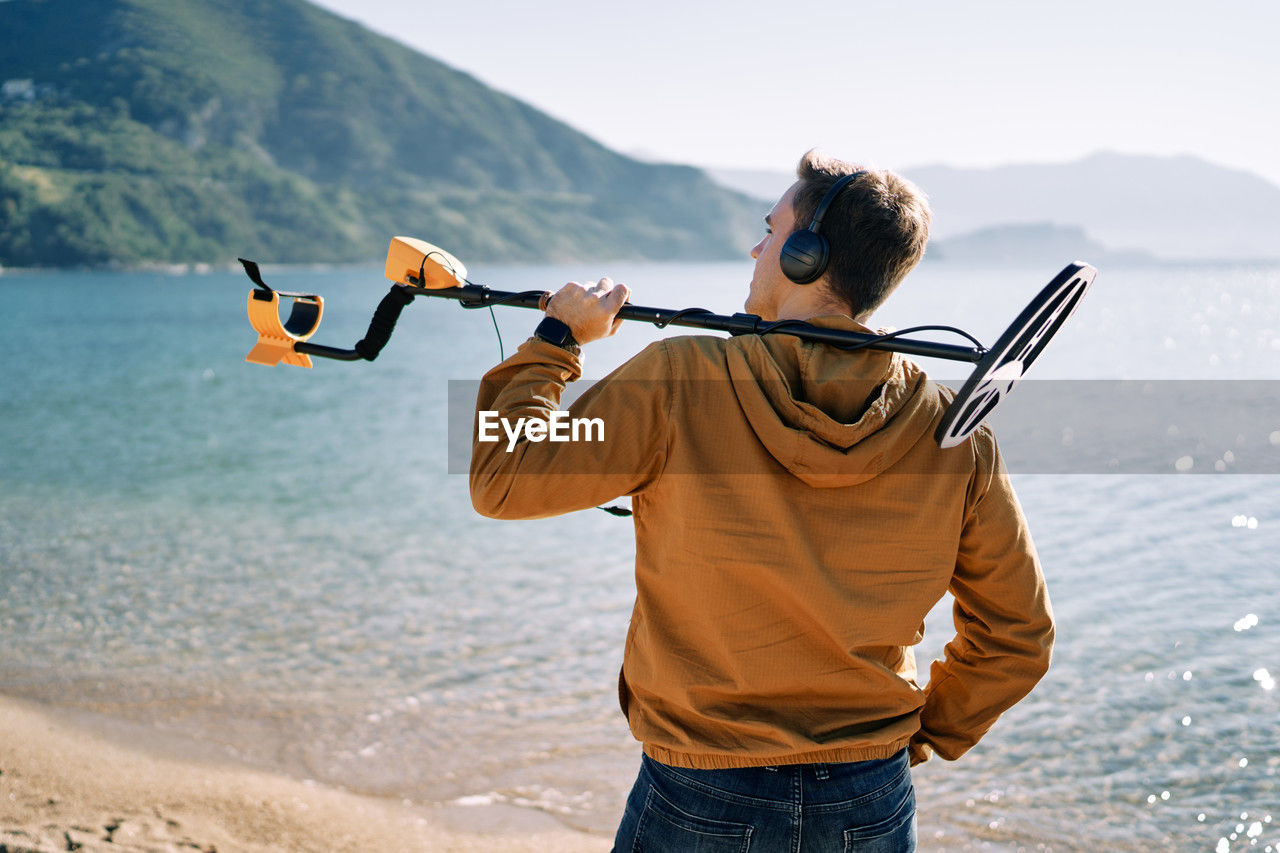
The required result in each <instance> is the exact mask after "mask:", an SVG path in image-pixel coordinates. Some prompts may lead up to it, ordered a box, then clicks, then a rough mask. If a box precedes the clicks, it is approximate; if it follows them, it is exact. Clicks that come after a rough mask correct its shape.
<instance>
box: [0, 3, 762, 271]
mask: <svg viewBox="0 0 1280 853" xmlns="http://www.w3.org/2000/svg"><path fill="white" fill-rule="evenodd" d="M0 33H3V34H4V36H3V38H4V45H5V46H4V50H3V51H2V52H0V264H7V265H11V266H25V265H82V264H90V265H92V264H106V263H124V264H132V263H140V262H149V261H158V262H174V261H177V262H189V261H212V262H220V261H228V260H231V259H233V258H234V257H235V256H236V255H247V256H250V257H256V258H258V259H260V260H263V261H273V262H286V261H289V262H301V261H349V260H365V259H374V258H378V257H380V256H381V253H382V251H383V250H384V249H385V246H386V242H387V240H388V238H389V237H391V236H392V235H394V234H410V235H414V236H419V237H422V238H425V239H428V240H431V241H432V242H436V243H440V244H441V245H443V246H445V247H447V248H449V249H450V250H452V251H453V252H454V253H456V254H458V255H460V256H461V257H463V258H464V259H467V260H479V259H489V260H493V259H527V260H550V259H572V258H585V257H594V258H605V257H609V258H622V257H652V258H717V257H725V258H727V257H738V256H740V255H741V253H742V251H743V247H744V246H750V245H751V244H752V243H753V242H754V241H755V239H756V237H755V232H756V230H757V227H756V226H757V221H758V219H759V215H760V208H759V205H758V203H755V202H752V201H751V200H749V199H747V198H745V197H743V196H742V195H740V194H738V193H735V192H732V191H729V190H726V189H724V188H722V187H720V186H719V185H717V184H715V183H713V182H712V181H711V180H710V179H709V178H708V177H707V176H706V175H705V174H704V173H702V172H701V171H699V170H697V169H694V168H691V167H687V166H672V165H656V164H648V163H641V162H639V161H636V160H634V159H631V158H628V157H624V156H622V155H620V154H617V153H615V152H613V151H610V150H608V149H606V148H604V147H603V146H601V145H599V144H598V143H596V142H594V141H593V140H591V139H589V138H588V137H586V136H584V135H583V134H581V133H579V132H577V131H575V130H573V129H572V128H570V127H568V126H566V125H564V124H563V123H561V122H558V121H556V120H554V119H552V118H550V117H548V116H546V115H545V114H543V113H540V112H538V111H537V110H535V109H534V108H532V107H530V106H528V105H527V104H524V103H522V102H520V101H518V100H516V99H514V98H511V97H508V96H506V95H504V94H502V93H500V92H496V91H494V90H493V89H490V88H489V87H487V86H485V85H483V84H482V83H480V82H478V81H477V80H475V79H474V78H472V77H470V76H468V75H466V74H463V73H461V72H459V71H456V70H454V69H452V68H450V67H448V66H446V65H443V64H441V63H440V62H437V61H436V60H434V59H431V58H429V57H427V56H424V55H422V54H419V53H417V52H415V51H413V50H411V49H410V48H408V47H406V46H404V45H402V44H399V43H397V42H395V41H392V40H390V39H387V38H384V37H382V36H379V35H376V34H374V33H372V32H370V31H369V30H367V29H365V28H363V27H361V26H359V25H358V24H355V23H353V22H351V21H348V20H345V19H343V18H340V17H337V16H335V15H333V14H331V13H329V12H326V11H324V10H321V9H319V8H318V7H316V6H313V5H311V4H310V3H307V2H303V0H218V2H207V0H94V2H86V0H6V2H0Z"/></svg>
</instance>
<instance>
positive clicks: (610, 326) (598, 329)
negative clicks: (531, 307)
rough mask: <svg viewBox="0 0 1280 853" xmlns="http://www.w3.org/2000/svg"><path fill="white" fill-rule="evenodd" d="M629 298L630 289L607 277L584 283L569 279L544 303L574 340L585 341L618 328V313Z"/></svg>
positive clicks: (607, 335)
mask: <svg viewBox="0 0 1280 853" xmlns="http://www.w3.org/2000/svg"><path fill="white" fill-rule="evenodd" d="M630 297H631V288H629V287H627V286H626V285H625V284H614V283H613V280H612V279H610V278H602V279H600V280H599V281H595V282H588V283H587V284H585V285H584V284H580V283H579V282H576V281H571V282H569V283H568V284H566V285H565V286H564V287H562V288H560V289H559V290H557V291H556V292H555V293H554V294H553V295H552V297H551V299H550V300H549V301H548V302H547V309H546V310H547V316H548V317H555V318H556V319H557V320H559V321H560V322H561V323H564V324H565V325H566V326H568V327H569V329H570V330H571V331H572V332H573V339H574V340H575V341H577V342H578V343H579V344H585V343H589V342H591V341H598V340H600V339H601V338H607V337H609V336H610V335H612V334H613V333H614V332H616V331H618V327H619V326H621V325H622V320H620V319H619V318H618V316H617V314H618V312H619V311H620V310H622V306H623V303H625V302H626V301H627V300H628V299H629V298H630Z"/></svg>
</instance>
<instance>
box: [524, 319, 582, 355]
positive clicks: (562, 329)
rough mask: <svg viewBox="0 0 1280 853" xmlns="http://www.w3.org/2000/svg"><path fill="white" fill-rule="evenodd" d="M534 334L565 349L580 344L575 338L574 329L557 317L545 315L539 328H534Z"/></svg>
mask: <svg viewBox="0 0 1280 853" xmlns="http://www.w3.org/2000/svg"><path fill="white" fill-rule="evenodd" d="M533 336H534V337H535V338H539V339H541V340H544V341H546V342H547V343H549V344H555V345H556V346H558V347H562V348H563V349H571V348H576V347H577V346H578V342H577V341H575V340H574V339H573V330H572V329H570V328H569V327H568V325H566V324H565V323H562V322H560V321H559V320H557V319H556V318H555V317H543V318H542V322H541V323H539V324H538V328H536V329H534V330H533Z"/></svg>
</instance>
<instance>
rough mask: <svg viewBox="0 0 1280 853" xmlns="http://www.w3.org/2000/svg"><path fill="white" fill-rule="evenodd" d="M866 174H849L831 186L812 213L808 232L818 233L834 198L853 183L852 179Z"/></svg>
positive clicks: (859, 172) (860, 172)
mask: <svg viewBox="0 0 1280 853" xmlns="http://www.w3.org/2000/svg"><path fill="white" fill-rule="evenodd" d="M865 174H866V172H862V171H858V172H850V173H849V174H847V175H843V176H841V178H840V179H839V180H838V181H836V182H835V183H834V184H832V185H831V189H829V190H827V194H826V195H824V196H823V197H822V201H820V202H818V207H817V209H816V210H814V211H813V221H812V222H810V223H809V230H810V231H812V232H813V233H815V234H816V233H818V229H819V228H821V227H822V217H824V216H826V215H827V208H828V207H830V206H831V202H833V201H835V200H836V196H838V195H840V190H842V189H844V188H845V187H847V186H848V185H849V184H851V183H853V179H854V178H856V177H858V176H859V175H865Z"/></svg>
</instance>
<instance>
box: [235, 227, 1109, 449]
mask: <svg viewBox="0 0 1280 853" xmlns="http://www.w3.org/2000/svg"><path fill="white" fill-rule="evenodd" d="M240 263H241V264H243V265H244V269H245V273H247V274H248V276H249V278H250V279H252V280H253V283H254V284H255V285H256V288H255V289H254V290H251V291H250V292H249V321H250V323H252V325H253V328H254V329H255V330H256V331H257V332H258V343H257V345H256V346H255V347H254V348H253V349H252V350H251V351H250V352H249V354H248V355H247V356H246V357H245V360H246V361H251V362H253V363H255V364H267V365H273V364H279V363H280V362H282V361H283V362H284V363H285V364H292V365H296V366H300V367H311V359H310V357H309V356H319V357H321V358H332V359H338V360H340V361H362V360H363V361H373V360H374V359H375V358H377V357H378V354H379V353H380V352H381V351H382V348H383V347H384V346H386V344H387V341H388V340H390V339H391V333H392V332H393V331H394V330H395V326H396V320H398V319H399V317H400V312H401V311H403V310H404V307H405V306H406V305H408V304H409V303H410V302H412V301H413V299H414V297H415V296H433V297H439V298H444V299H453V300H456V301H457V302H458V303H459V304H460V305H461V306H462V307H463V308H487V307H493V306H497V305H514V306H518V307H520V308H536V309H541V308H543V307H545V305H546V300H547V299H549V298H550V296H551V293H550V292H549V291H542V290H529V291H523V292H510V291H502V290H493V289H491V288H489V287H485V286H484V285H479V284H474V283H472V282H471V281H469V280H468V279H467V269H466V267H465V266H463V264H462V262H461V261H459V260H458V259H457V258H455V257H454V256H453V255H451V254H449V253H448V252H446V251H444V250H443V249H441V248H439V247H438V246H433V245H431V244H430V243H427V242H425V241H423V240H418V239H415V238H413V237H396V238H394V239H392V241H391V246H390V248H389V249H388V250H387V265H386V270H385V275H386V277H387V279H388V280H390V281H391V282H393V284H392V286H391V291H390V292H389V293H388V294H387V295H386V296H384V297H383V298H382V302H380V303H379V304H378V308H377V310H376V311H374V314H373V319H372V320H371V321H370V322H369V330H368V331H367V332H366V333H365V336H364V338H362V339H361V340H360V341H358V342H357V343H356V345H355V346H354V347H352V348H351V349H339V348H336V347H328V346H323V345H321V344H313V343H310V342H309V340H308V339H309V338H310V337H311V336H312V335H313V334H315V331H316V329H317V328H318V327H319V325H320V318H321V316H322V315H323V313H324V299H323V298H322V297H320V296H317V295H315V294H311V293H287V292H284V291H279V290H273V289H272V288H271V287H269V286H267V284H266V283H265V282H264V281H263V280H262V274H261V271H260V270H259V269H258V265H257V264H256V263H254V262H253V261H248V260H245V259H244V258H240ZM1097 274H1098V271H1097V270H1096V269H1095V268H1094V267H1092V266H1090V265H1089V264H1086V263H1082V262H1079V261H1077V262H1074V263H1070V264H1067V266H1065V267H1064V268H1063V269H1062V271H1061V272H1060V273H1058V274H1057V275H1056V276H1054V278H1053V280H1052V281H1050V282H1049V283H1048V284H1047V285H1045V287H1044V289H1043V290H1041V291H1040V292H1039V293H1037V294H1036V295H1035V297H1034V298H1033V299H1032V300H1031V301H1030V302H1029V303H1028V304H1027V307H1026V308H1024V309H1022V313H1020V314H1019V315H1018V316H1017V318H1016V319H1015V320H1014V321H1013V323H1012V324H1010V326H1009V328H1007V329H1006V330H1005V331H1004V334H1002V335H1001V336H1000V338H999V340H997V341H996V343H995V346H993V347H991V348H990V349H988V348H986V347H984V346H982V345H981V344H980V343H979V342H978V341H977V339H976V338H973V337H972V336H970V335H968V334H967V333H965V332H962V331H960V330H959V329H953V328H952V327H949V326H913V327H912V328H909V329H902V330H900V331H897V332H891V333H889V334H883V335H874V334H868V333H866V332H852V331H846V330H843V329H823V328H820V327H818V326H814V325H811V324H809V323H805V322H803V321H800V320H781V321H777V322H769V321H766V320H764V319H762V318H760V317H758V316H756V315H755V314H728V315H726V314H714V313H712V312H710V311H708V310H706V309H703V308H682V309H676V310H672V309H668V308H648V307H645V306H642V305H632V304H630V303H627V304H626V305H623V306H622V309H621V310H620V311H619V312H618V317H620V318H622V319H623V320H639V321H641V322H645V323H652V324H653V325H655V326H657V327H658V328H664V327H666V326H685V327H690V328H696V329H711V330H714V331H721V332H728V333H729V334H731V335H764V334H786V335H795V336H796V337H799V338H802V339H804V340H807V341H818V342H820V343H825V344H831V345H833V346H837V347H840V348H842V349H847V350H858V349H879V350H889V351H892V352H900V353H904V354H906V355H917V356H924V357H926V358H941V359H946V360H948V361H968V362H972V363H975V364H976V367H975V368H974V370H973V373H971V374H970V375H969V378H968V379H967V380H966V381H965V383H964V385H963V386H961V388H960V391H959V393H957V394H956V396H955V399H953V400H952V401H951V404H950V405H949V406H948V407H947V410H946V412H945V413H944V414H943V416H942V421H941V422H940V423H939V424H938V428H937V430H936V431H935V432H934V435H933V437H934V440H935V441H937V442H938V445H939V446H940V447H944V448H946V447H954V446H956V445H958V444H960V443H961V442H963V441H964V440H965V439H966V438H968V437H969V435H970V434H971V433H973V431H974V430H976V429H977V428H978V427H979V426H981V425H982V422H983V421H984V420H985V419H986V417H987V416H988V415H990V414H991V412H992V411H993V410H994V409H995V407H996V406H998V405H999V404H1000V401H1001V400H1003V399H1004V398H1005V397H1006V396H1008V394H1009V392H1010V391H1012V390H1013V388H1014V386H1015V385H1017V384H1018V382H1019V381H1020V380H1021V379H1022V377H1023V376H1025V375H1026V373H1027V370H1028V369H1030V367H1031V365H1032V364H1033V363H1034V362H1035V360H1036V359H1037V358H1039V357H1040V353H1042V352H1043V351H1044V348H1045V347H1046V346H1047V345H1048V343H1049V341H1050V340H1051V339H1052V338H1053V336H1054V335H1056V334H1057V333H1058V330H1059V329H1061V328H1062V325H1063V323H1065V322H1066V321H1067V318H1068V317H1070V316H1071V315H1072V314H1073V313H1074V312H1075V310H1076V306H1078V305H1079V304H1080V300H1081V299H1082V298H1083V297H1084V294H1085V292H1086V291H1088V289H1089V286H1090V285H1092V284H1093V280H1094V277H1095V276H1097ZM282 298H288V299H291V300H292V303H291V309H290V313H289V318H288V319H287V320H281V316H280V308H281V299H282ZM938 329H943V330H948V331H953V332H956V333H958V334H961V335H963V336H964V337H967V338H969V340H971V341H973V343H974V346H972V347H967V346H961V345H957V344H946V343H938V342H935V341H928V340H920V339H917V338H908V337H903V336H904V335H907V334H910V333H914V332H920V331H925V330H938Z"/></svg>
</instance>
